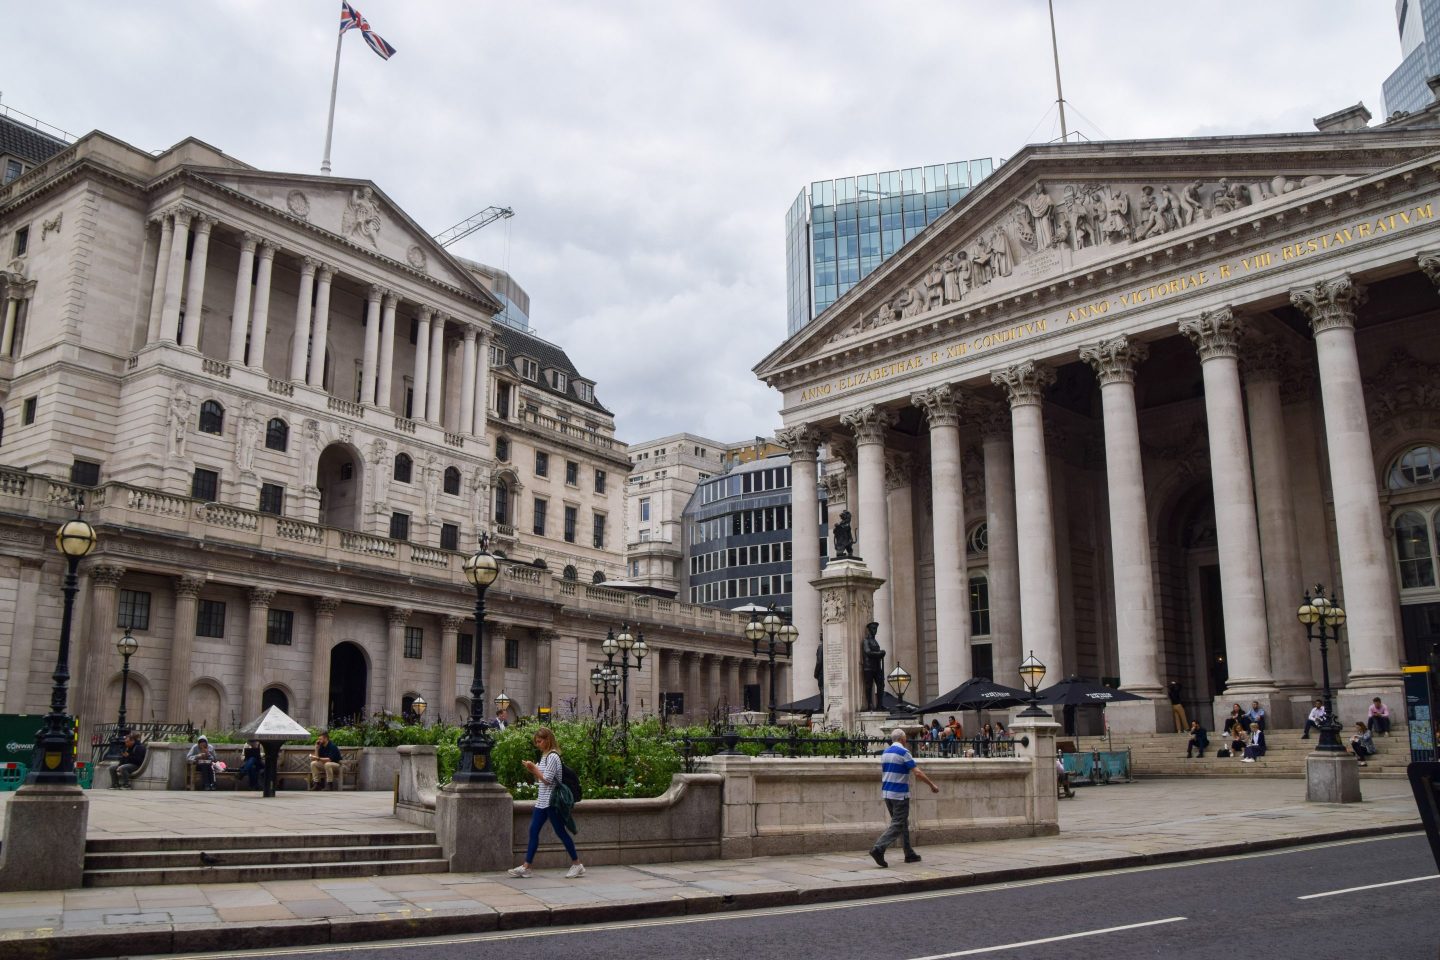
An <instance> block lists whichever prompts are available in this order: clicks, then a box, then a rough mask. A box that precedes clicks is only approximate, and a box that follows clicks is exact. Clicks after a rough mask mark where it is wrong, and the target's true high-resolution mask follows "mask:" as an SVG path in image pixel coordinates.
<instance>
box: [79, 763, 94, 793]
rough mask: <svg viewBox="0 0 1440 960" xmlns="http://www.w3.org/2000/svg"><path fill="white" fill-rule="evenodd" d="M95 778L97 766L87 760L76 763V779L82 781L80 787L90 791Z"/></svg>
mask: <svg viewBox="0 0 1440 960" xmlns="http://www.w3.org/2000/svg"><path fill="white" fill-rule="evenodd" d="M94 778H95V764H93V763H89V762H88V761H85V760H76V761H75V779H76V780H79V781H80V786H81V787H83V788H84V789H86V790H89V789H90V785H91V781H93V780H94Z"/></svg>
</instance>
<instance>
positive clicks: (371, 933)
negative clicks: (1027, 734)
mask: <svg viewBox="0 0 1440 960" xmlns="http://www.w3.org/2000/svg"><path fill="white" fill-rule="evenodd" d="M1422 832H1423V830H1422V828H1421V827H1420V826H1419V825H1418V824H1391V825H1389V826H1382V827H1360V828H1355V829H1350V830H1335V831H1331V832H1328V833H1322V834H1316V835H1314V836H1309V837H1282V838H1276V839H1271V840H1254V841H1237V842H1235V843H1224V844H1219V845H1216V846H1208V847H1200V848H1195V849H1191V850H1174V851H1170V852H1167V853H1153V854H1130V855H1125V856H1116V857H1106V858H1103V859H1098V860H1091V861H1089V862H1086V863H1059V864H1053V865H1048V866H1038V867H1016V868H1013V869H1007V870H991V871H987V872H985V873H978V874H973V873H972V874H955V875H951V876H942V877H933V876H932V877H914V878H909V879H907V878H906V877H905V875H904V874H899V875H894V874H892V875H890V876H888V877H887V878H886V879H884V880H879V879H877V880H875V881H873V882H866V883H857V884H849V885H836V886H831V887H816V888H810V889H792V890H771V891H763V892H762V891H757V892H755V893H739V894H718V893H702V892H694V893H686V894H684V895H677V896H672V897H670V898H668V899H664V900H630V901H607V902H604V903H595V904H585V905H567V906H557V907H548V908H547V907H527V908H523V909H512V910H507V911H505V912H503V913H502V912H499V911H495V910H489V909H485V908H480V909H471V910H464V911H451V912H435V913H424V914H420V915H418V916H409V917H406V916H394V915H380V916H370V917H336V918H334V919H314V920H269V921H254V922H249V923H246V924H245V925H244V926H239V925H236V926H219V927H217V926H215V925H214V924H210V923H207V924H155V925H152V926H142V925H135V926H122V927H118V928H116V929H115V930H113V931H112V930H105V931H85V932H77V933H55V932H52V931H48V930H47V931H44V932H43V933H41V932H39V931H37V932H36V933H33V934H24V935H22V936H20V937H16V938H14V939H0V948H3V951H0V952H3V953H4V955H5V956H6V957H7V958H13V960H91V958H96V957H106V956H115V955H117V953H119V954H123V955H125V956H135V955H143V954H169V953H203V952H211V951H214V952H222V951H223V952H229V951H235V950H264V949H267V948H281V947H308V946H324V945H327V944H334V945H345V944H355V943H365V942H374V941H383V940H401V939H408V938H415V937H442V936H457V935H464V934H474V933H490V932H493V931H496V930H525V929H535V928H539V927H551V926H574V925H579V924H586V923H602V922H603V923H609V922H614V921H625V920H650V919H657V918H662V917H680V916H699V915H703V914H712V913H725V912H731V911H740V910H756V909H763V908H772V907H790V906H804V905H810V904H819V903H837V902H841V901H846V900H868V899H871V898H873V897H885V896H894V895H895V894H900V893H906V892H931V891H937V890H958V889H963V888H966V887H977V886H985V885H989V884H995V883H1012V882H1016V881H1023V880H1037V879H1043V878H1047V877H1059V876H1073V875H1081V874H1088V873H1100V872H1103V871H1106V870H1121V869H1127V868H1132V867H1145V866H1160V865H1164V864H1172V863H1185V862H1188V861H1192V860H1209V859H1212V858H1215V857H1228V856H1235V855H1237V854H1242V853H1260V852H1263V851H1267V850H1281V849H1285V848H1288V847H1303V846H1309V845H1311V844H1314V843H1327V842H1334V841H1337V840H1363V839H1367V838H1371V837H1383V836H1394V835H1400V834H1410V833H1417V834H1418V833H1422Z"/></svg>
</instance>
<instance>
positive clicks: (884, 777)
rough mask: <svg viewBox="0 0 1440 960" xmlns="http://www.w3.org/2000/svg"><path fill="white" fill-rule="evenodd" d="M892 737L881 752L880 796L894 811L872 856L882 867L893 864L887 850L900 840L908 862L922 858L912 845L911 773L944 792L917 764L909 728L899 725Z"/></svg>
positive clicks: (932, 791) (935, 790)
mask: <svg viewBox="0 0 1440 960" xmlns="http://www.w3.org/2000/svg"><path fill="white" fill-rule="evenodd" d="M890 740H891V743H890V746H889V747H887V748H886V750H885V752H884V753H882V754H881V755H880V763H881V766H880V796H881V797H882V798H884V800H885V807H886V808H887V809H888V810H889V811H890V826H888V827H886V828H885V832H884V833H882V834H881V835H880V839H879V840H876V841H875V846H873V847H871V848H870V856H871V857H872V858H873V859H874V860H875V862H876V863H878V864H879V865H880V866H882V867H888V866H890V864H888V863H886V862H885V850H886V848H888V847H889V846H890V845H891V844H892V843H894V842H895V841H896V840H899V841H901V844H902V845H903V846H904V849H905V862H906V863H919V862H920V854H918V853H916V852H915V849H914V848H913V847H911V846H910V774H911V773H912V772H913V773H914V774H915V776H917V777H919V778H920V779H921V780H923V781H925V782H926V783H928V784H929V785H930V792H931V793H939V792H940V788H939V787H938V786H936V785H935V781H934V780H931V779H930V778H929V777H927V776H926V775H925V771H924V770H921V769H920V768H919V767H918V766H916V764H915V758H914V757H912V756H910V751H909V750H907V749H906V748H905V731H904V730H901V729H900V728H899V727H896V728H895V730H894V731H893V732H892V733H891V734H890Z"/></svg>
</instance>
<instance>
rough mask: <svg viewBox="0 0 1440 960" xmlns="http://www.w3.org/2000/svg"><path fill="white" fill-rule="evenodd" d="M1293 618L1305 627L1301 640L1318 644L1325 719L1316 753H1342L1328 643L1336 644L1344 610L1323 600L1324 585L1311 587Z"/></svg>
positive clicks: (1321, 724)
mask: <svg viewBox="0 0 1440 960" xmlns="http://www.w3.org/2000/svg"><path fill="white" fill-rule="evenodd" d="M1295 616H1296V617H1297V618H1299V620H1300V622H1301V623H1303V624H1305V638H1306V639H1307V640H1310V641H1314V640H1315V639H1316V637H1317V635H1318V637H1319V640H1320V676H1321V679H1322V680H1323V682H1324V696H1325V719H1324V720H1323V721H1321V723H1320V742H1319V743H1318V744H1317V745H1316V747H1315V750H1316V752H1324V753H1344V752H1345V748H1344V746H1342V745H1341V743H1340V718H1339V717H1337V716H1336V715H1335V706H1334V703H1333V693H1332V691H1331V689H1330V641H1331V640H1334V641H1335V642H1336V643H1339V642H1340V628H1341V627H1342V626H1343V625H1344V623H1345V608H1344V607H1342V606H1340V598H1339V597H1338V596H1337V597H1336V598H1335V599H1334V600H1330V599H1329V598H1327V597H1326V596H1325V586H1324V584H1320V583H1317V584H1315V591H1314V596H1311V594H1310V591H1306V593H1305V599H1304V600H1303V601H1302V602H1301V604H1300V609H1299V610H1297V611H1296V613H1295Z"/></svg>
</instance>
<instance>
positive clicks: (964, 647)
mask: <svg viewBox="0 0 1440 960" xmlns="http://www.w3.org/2000/svg"><path fill="white" fill-rule="evenodd" d="M959 400H960V398H959V395H958V394H957V393H956V392H955V391H952V390H951V389H950V387H949V386H948V385H944V384H942V385H941V386H938V387H934V388H933V389H930V390H926V391H925V392H923V393H917V394H915V395H914V396H912V397H911V398H910V402H911V403H912V404H914V405H915V406H917V407H919V408H920V409H921V410H923V411H925V419H926V421H927V422H928V423H929V424H930V518H931V523H932V525H933V526H932V533H931V538H932V540H933V541H934V547H935V679H936V683H937V688H936V689H937V695H938V694H942V693H946V692H948V691H950V690H952V689H954V688H955V687H958V686H959V685H960V684H962V683H964V682H965V681H966V680H969V679H970V643H969V635H970V591H969V589H968V586H967V582H966V569H965V491H964V487H963V479H962V475H961V464H960V403H959Z"/></svg>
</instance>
